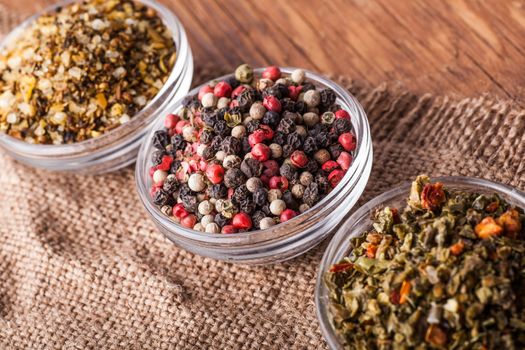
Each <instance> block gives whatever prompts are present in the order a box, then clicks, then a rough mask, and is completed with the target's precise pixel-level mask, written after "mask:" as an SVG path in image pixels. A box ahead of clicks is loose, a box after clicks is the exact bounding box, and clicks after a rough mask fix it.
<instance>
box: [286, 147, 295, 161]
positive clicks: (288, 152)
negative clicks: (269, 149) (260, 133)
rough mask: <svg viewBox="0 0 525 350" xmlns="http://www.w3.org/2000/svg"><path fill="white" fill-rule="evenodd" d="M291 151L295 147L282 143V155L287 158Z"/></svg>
mask: <svg viewBox="0 0 525 350" xmlns="http://www.w3.org/2000/svg"><path fill="white" fill-rule="evenodd" d="M293 151H295V149H294V148H293V147H292V146H290V145H284V146H283V157H284V158H288V157H289V156H291V155H292V153H293Z"/></svg>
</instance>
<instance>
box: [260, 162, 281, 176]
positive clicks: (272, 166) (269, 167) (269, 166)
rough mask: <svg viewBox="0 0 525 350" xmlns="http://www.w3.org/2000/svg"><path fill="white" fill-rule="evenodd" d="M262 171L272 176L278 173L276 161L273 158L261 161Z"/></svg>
mask: <svg viewBox="0 0 525 350" xmlns="http://www.w3.org/2000/svg"><path fill="white" fill-rule="evenodd" d="M263 166H264V168H265V169H264V171H263V174H264V175H266V176H268V177H272V176H275V175H277V174H278V173H279V163H277V162H276V161H275V160H273V159H272V160H267V161H266V162H264V163H263Z"/></svg>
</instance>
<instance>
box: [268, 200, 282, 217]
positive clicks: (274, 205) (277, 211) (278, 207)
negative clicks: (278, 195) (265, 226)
mask: <svg viewBox="0 0 525 350" xmlns="http://www.w3.org/2000/svg"><path fill="white" fill-rule="evenodd" d="M285 209H286V203H285V202H284V201H283V200H282V199H276V200H273V201H272V202H271V203H270V212H271V213H272V214H273V215H281V213H282V212H283V211H284V210H285Z"/></svg>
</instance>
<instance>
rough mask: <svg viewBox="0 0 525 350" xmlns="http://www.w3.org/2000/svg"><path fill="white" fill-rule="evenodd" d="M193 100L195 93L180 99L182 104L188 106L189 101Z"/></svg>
mask: <svg viewBox="0 0 525 350" xmlns="http://www.w3.org/2000/svg"><path fill="white" fill-rule="evenodd" d="M194 100H195V95H188V96H186V97H184V98H183V99H182V102H181V104H182V106H183V107H189V106H190V105H191V103H192V102H193V101H194Z"/></svg>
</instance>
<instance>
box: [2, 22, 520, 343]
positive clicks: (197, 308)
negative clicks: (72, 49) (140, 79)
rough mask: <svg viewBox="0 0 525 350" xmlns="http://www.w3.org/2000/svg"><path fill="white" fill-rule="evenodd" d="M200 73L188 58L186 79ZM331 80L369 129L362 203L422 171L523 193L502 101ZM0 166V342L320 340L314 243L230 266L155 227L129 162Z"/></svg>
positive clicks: (510, 118) (516, 128)
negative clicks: (79, 170)
mask: <svg viewBox="0 0 525 350" xmlns="http://www.w3.org/2000/svg"><path fill="white" fill-rule="evenodd" d="M0 23H2V22H1V19H0ZM4 23H5V22H4ZM5 29H6V26H3V25H0V30H5ZM212 75H213V73H211V72H210V71H209V70H208V71H205V70H204V69H199V67H197V73H196V78H195V80H196V81H197V82H198V81H203V80H204V79H206V78H212V77H213V76H212ZM336 79H337V80H338V81H339V82H340V83H341V84H342V85H343V86H346V87H348V88H349V90H350V91H351V92H352V93H354V94H355V95H356V96H357V97H358V99H359V100H360V101H361V103H362V104H363V106H364V107H365V110H366V112H367V113H368V116H369V120H370V124H371V128H372V135H373V139H374V168H373V172H372V175H371V177H370V181H369V184H368V186H367V189H366V191H365V194H364V196H363V198H362V200H361V203H362V202H363V201H364V200H368V199H370V198H372V197H373V196H375V195H377V194H379V193H381V192H382V191H384V190H386V189H389V188H391V187H392V186H394V185H396V184H398V183H400V182H404V181H407V180H410V179H411V178H412V177H413V176H415V175H417V174H419V173H423V172H424V173H428V174H430V175H469V176H477V177H483V178H486V179H489V180H494V181H499V182H502V183H505V184H509V185H512V186H515V187H517V188H518V189H520V190H525V160H524V158H525V157H524V156H525V116H524V113H523V111H522V110H521V109H520V108H519V107H517V106H515V105H514V104H513V103H512V102H510V101H496V100H493V99H491V98H489V97H487V96H483V97H478V98H465V99H452V98H448V97H436V96H431V95H423V96H417V95H414V94H412V93H410V92H408V91H406V90H405V89H403V88H400V87H396V86H391V85H386V84H385V85H382V86H379V87H373V88H372V87H366V86H362V85H359V84H357V83H355V82H353V81H351V80H346V79H344V78H336ZM0 169H1V170H0V348H2V349H11V348H13V349H24V348H31V349H43V348H49V349H54V348H66V349H84V348H95V349H101V348H104V349H106V348H114V349H122V348H126V349H158V348H161V349H306V348H308V349H323V348H325V347H326V345H325V343H324V341H323V339H322V336H321V334H320V331H319V328H318V325H317V320H316V316H315V307H314V300H313V292H314V287H315V279H316V272H317V266H318V264H319V261H320V257H321V255H322V253H323V250H324V248H325V246H326V242H325V243H324V244H323V245H321V246H320V247H318V248H316V249H314V250H313V251H312V252H310V253H308V254H306V255H304V256H302V257H300V258H297V259H294V260H292V261H290V262H287V263H284V264H278V265H274V266H267V267H246V266H239V265H231V264H227V263H223V262H218V261H214V260H211V259H207V258H201V257H199V256H196V255H194V254H191V253H188V252H185V251H183V250H181V249H178V248H177V247H175V246H173V245H172V244H171V243H170V242H168V241H167V239H165V238H164V237H163V236H162V235H161V234H160V233H158V232H157V231H156V229H155V227H154V225H153V224H152V223H151V222H150V221H149V219H148V217H147V215H146V213H145V211H144V210H143V209H142V207H141V205H140V203H139V200H138V197H137V195H136V193H135V190H134V188H135V185H134V179H133V169H132V168H131V167H130V168H128V169H125V170H122V171H119V172H117V173H114V174H108V175H103V176H95V177H83V176H75V175H70V174H69V175H64V174H54V173H48V172H45V171H41V170H34V169H31V168H29V167H26V166H23V165H20V164H18V163H16V162H15V161H13V160H11V159H9V158H8V157H7V156H5V155H3V154H1V153H0Z"/></svg>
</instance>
